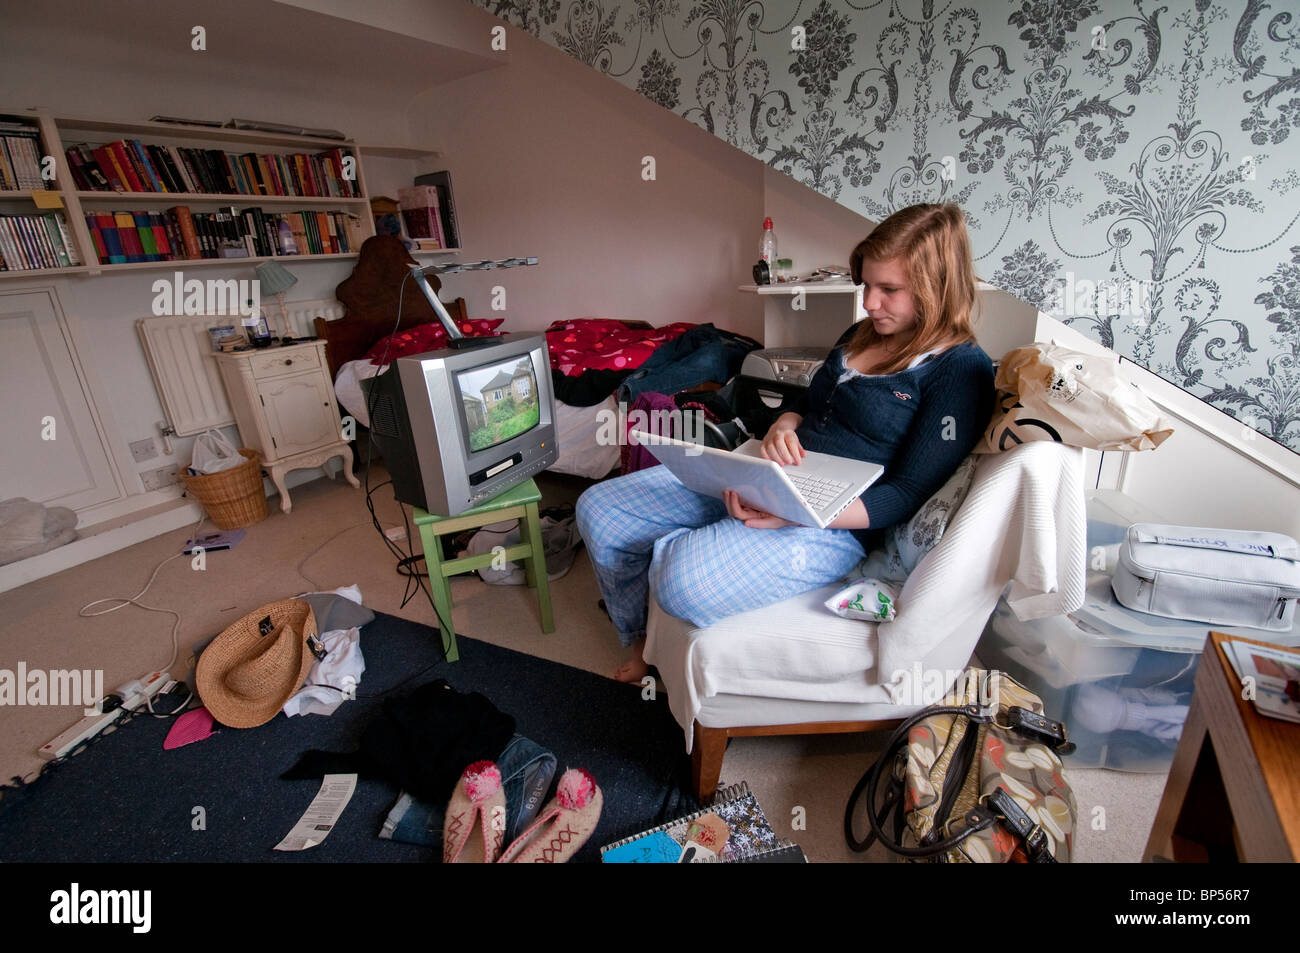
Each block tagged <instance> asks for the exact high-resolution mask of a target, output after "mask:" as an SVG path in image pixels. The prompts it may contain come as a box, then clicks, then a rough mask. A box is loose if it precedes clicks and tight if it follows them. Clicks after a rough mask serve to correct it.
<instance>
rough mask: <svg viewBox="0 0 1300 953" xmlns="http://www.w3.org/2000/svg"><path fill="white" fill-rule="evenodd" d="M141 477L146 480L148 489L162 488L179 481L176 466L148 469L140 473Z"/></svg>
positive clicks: (145, 484) (145, 485) (145, 486)
mask: <svg viewBox="0 0 1300 953" xmlns="http://www.w3.org/2000/svg"><path fill="white" fill-rule="evenodd" d="M140 479H141V480H142V481H143V482H144V488H145V489H146V490H161V489H162V488H163V487H165V486H171V485H172V484H173V483H179V482H180V480H179V478H178V477H177V476H176V467H175V466H166V467H159V468H158V469H157V470H146V471H145V472H144V473H141V474H140Z"/></svg>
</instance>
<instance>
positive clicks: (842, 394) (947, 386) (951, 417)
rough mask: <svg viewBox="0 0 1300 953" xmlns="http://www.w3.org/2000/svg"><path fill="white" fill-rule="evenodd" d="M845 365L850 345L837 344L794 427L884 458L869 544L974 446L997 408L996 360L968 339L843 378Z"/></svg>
mask: <svg viewBox="0 0 1300 953" xmlns="http://www.w3.org/2000/svg"><path fill="white" fill-rule="evenodd" d="M843 340H844V338H841V341H843ZM845 369H846V364H845V348H844V347H842V346H841V347H837V348H835V349H834V350H833V351H831V353H830V355H829V356H828V357H827V358H826V363H825V364H823V365H822V367H821V369H820V370H818V372H817V373H816V375H814V377H813V379H812V382H811V383H810V384H809V386H808V390H807V391H806V392H805V393H804V395H803V396H802V397H801V398H800V400H799V401H798V402H797V403H796V405H795V407H794V408H793V409H794V412H795V413H798V414H801V415H802V416H803V422H802V423H800V425H799V427H798V429H797V430H796V431H795V432H796V433H797V434H798V437H799V442H800V443H801V444H802V445H803V447H804V448H805V449H807V450H815V451H820V452H822V453H833V454H836V455H837V456H841V457H853V458H855V459H858V460H869V461H871V462H873V463H879V464H881V465H882V466H884V468H885V472H884V475H883V476H881V478H880V479H879V480H877V481H876V482H875V483H874V484H873V485H872V486H869V487H868V488H867V489H866V491H865V492H864V493H863V494H862V503H863V505H864V506H866V508H867V515H868V516H869V517H870V518H871V528H870V529H867V530H854V534H855V535H856V536H857V537H858V540H859V541H860V542H861V543H862V545H863V547H864V548H865V549H866V550H867V551H868V552H870V551H871V550H872V549H873V548H875V547H876V546H878V545H880V543H881V540H882V536H883V532H882V531H883V530H885V529H888V528H889V527H890V526H893V525H894V524H896V523H901V522H903V521H905V520H907V519H910V518H911V517H912V515H913V514H914V513H916V511H917V510H919V509H920V508H921V505H922V504H923V503H924V502H925V501H926V500H928V499H929V498H930V497H931V496H933V495H934V493H935V492H936V491H937V490H938V489H939V488H940V487H941V486H943V484H944V483H945V482H946V481H947V479H948V477H950V476H952V474H953V472H954V471H955V470H956V469H957V467H958V465H959V464H960V463H961V462H962V460H964V459H965V458H966V455H967V454H969V453H970V452H971V450H972V449H974V447H975V444H976V442H977V441H978V440H979V438H980V437H981V435H982V434H983V433H984V430H985V429H986V428H987V427H988V423H989V420H990V419H991V418H992V415H993V405H994V399H995V393H994V389H993V362H992V361H991V360H989V356H988V355H987V354H985V353H984V351H983V350H982V349H981V348H980V347H979V346H978V345H977V344H974V343H966V344H959V345H957V346H956V347H951V348H948V349H947V350H946V351H943V352H941V353H939V354H936V355H934V356H933V357H931V358H929V359H928V360H926V361H925V362H924V363H922V364H919V365H917V366H916V367H913V368H910V369H908V370H905V371H899V372H898V373H896V374H885V375H883V376H862V375H855V376H854V377H851V378H849V379H848V380H847V381H845V382H844V383H842V384H840V383H837V381H838V380H839V378H840V376H841V375H842V374H843V373H844V371H845Z"/></svg>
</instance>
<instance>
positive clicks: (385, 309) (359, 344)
mask: <svg viewBox="0 0 1300 953" xmlns="http://www.w3.org/2000/svg"><path fill="white" fill-rule="evenodd" d="M413 264H415V259H414V258H412V257H411V256H410V254H408V253H407V251H406V248H405V246H403V245H402V242H401V240H400V239H398V238H396V237H395V236H393V235H375V236H373V237H371V238H367V239H366V241H365V243H364V244H363V245H362V246H361V254H360V257H359V258H358V259H357V265H356V267H355V268H353V269H352V274H351V275H350V276H349V277H348V278H346V279H345V280H344V281H343V282H342V283H340V284H339V286H338V287H337V288H336V289H335V290H334V296H335V297H336V298H338V299H339V301H341V302H343V306H344V307H345V308H346V309H347V310H346V311H345V312H344V313H343V317H341V318H338V319H336V320H334V321H327V320H326V319H325V318H317V319H316V321H315V329H316V335H317V336H318V337H319V338H320V339H321V340H323V341H324V342H325V359H326V360H327V361H328V362H329V369H330V377H331V379H332V378H334V377H337V376H338V372H339V368H340V367H342V366H343V365H344V364H346V363H347V362H348V361H355V360H357V359H358V358H361V357H364V356H365V354H366V351H368V350H370V347H371V345H373V344H374V343H375V342H376V341H378V340H379V339H380V338H383V337H387V336H388V335H390V334H393V333H395V332H396V331H404V330H406V329H407V328H410V327H415V326H416V325H419V324H428V323H429V322H430V321H436V320H438V316H437V315H436V314H434V311H433V306H432V305H430V304H429V302H428V301H427V300H425V297H424V295H423V294H421V293H420V289H419V288H418V287H416V284H415V282H414V281H409V280H406V281H404V280H403V279H405V278H406V276H407V275H409V274H410V272H411V265H413ZM428 278H429V284H430V285H431V286H432V287H433V290H434V292H435V293H436V292H438V291H440V290H441V288H442V282H441V281H439V280H438V276H437V275H429V276H428ZM399 294H400V295H401V301H400V304H401V312H402V320H401V322H400V324H399V323H398V322H397V312H398V305H399V300H398V296H399ZM443 304H444V305H445V306H446V308H447V313H448V314H450V315H451V317H452V320H454V321H466V320H468V319H469V314H468V312H467V310H466V308H465V299H464V298H457V299H456V300H455V301H445V302H443Z"/></svg>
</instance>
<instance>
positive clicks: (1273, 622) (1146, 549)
mask: <svg viewBox="0 0 1300 953" xmlns="http://www.w3.org/2000/svg"><path fill="white" fill-rule="evenodd" d="M1111 588H1112V589H1114V590H1115V598H1117V599H1118V600H1119V601H1120V602H1122V603H1123V604H1124V605H1126V606H1128V607H1129V608H1130V609H1137V610H1138V611H1139V612H1150V613H1151V614H1153V615H1160V616H1167V617H1168V618H1171V619H1195V620H1198V621H1201V622H1215V623H1218V624H1221V625H1244V626H1251V627H1253V628H1257V629H1271V630H1273V631H1281V632H1285V631H1287V630H1289V629H1290V628H1291V624H1292V622H1293V621H1294V619H1295V610H1296V600H1297V599H1298V598H1300V546H1297V545H1296V541H1295V540H1294V539H1292V538H1291V537H1289V536H1283V535H1282V534H1281V533H1257V532H1249V531H1245V530H1234V529H1204V528H1201V527H1197V526H1163V525H1160V524H1158V523H1135V524H1133V525H1132V526H1130V527H1129V528H1128V532H1127V534H1125V537H1124V542H1123V543H1121V544H1120V547H1119V562H1118V565H1117V566H1116V568H1115V575H1114V577H1113V578H1112V579H1111Z"/></svg>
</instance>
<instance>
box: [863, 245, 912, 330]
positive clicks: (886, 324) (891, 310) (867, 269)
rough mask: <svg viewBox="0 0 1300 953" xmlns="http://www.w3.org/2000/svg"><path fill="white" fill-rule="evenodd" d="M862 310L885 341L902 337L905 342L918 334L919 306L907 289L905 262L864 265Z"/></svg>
mask: <svg viewBox="0 0 1300 953" xmlns="http://www.w3.org/2000/svg"><path fill="white" fill-rule="evenodd" d="M862 306H863V307H864V308H865V309H866V311H867V320H869V321H870V322H871V323H872V325H873V326H874V327H875V330H876V333H877V334H879V335H881V336H882V337H890V336H893V335H900V336H901V337H902V338H904V339H906V338H908V337H910V336H911V334H912V333H913V332H914V331H915V330H916V326H917V320H916V302H915V301H914V300H913V299H912V292H911V290H910V289H909V288H908V284H907V275H906V274H905V272H904V270H903V261H902V259H900V258H893V259H890V260H889V261H871V260H869V259H864V260H863V262H862Z"/></svg>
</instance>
